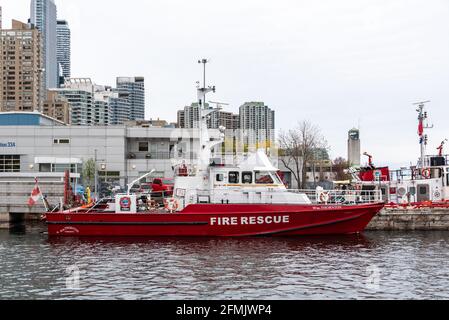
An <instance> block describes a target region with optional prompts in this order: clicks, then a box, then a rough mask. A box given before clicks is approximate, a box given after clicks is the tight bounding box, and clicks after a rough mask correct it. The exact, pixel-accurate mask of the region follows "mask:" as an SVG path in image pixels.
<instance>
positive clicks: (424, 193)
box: [419, 186, 427, 196]
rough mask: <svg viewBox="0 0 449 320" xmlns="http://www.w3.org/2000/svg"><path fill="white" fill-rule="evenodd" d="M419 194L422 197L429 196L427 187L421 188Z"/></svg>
mask: <svg viewBox="0 0 449 320" xmlns="http://www.w3.org/2000/svg"><path fill="white" fill-rule="evenodd" d="M419 194H420V195H423V196H424V195H426V194H427V187H425V186H423V187H419Z"/></svg>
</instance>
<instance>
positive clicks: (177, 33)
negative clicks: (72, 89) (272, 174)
mask: <svg viewBox="0 0 449 320" xmlns="http://www.w3.org/2000/svg"><path fill="white" fill-rule="evenodd" d="M29 2H30V1H29V0H0V5H2V6H3V16H4V27H6V26H9V25H10V20H11V18H17V19H20V20H24V21H26V19H27V18H28V16H29ZM55 2H56V4H57V6H58V17H59V18H63V19H67V20H68V21H69V23H70V26H71V30H72V75H73V76H74V77H91V78H92V79H93V80H94V82H96V83H98V84H111V85H112V84H114V81H115V77H116V76H127V75H129V76H134V75H143V76H145V78H146V86H147V90H148V93H147V104H148V106H147V107H149V116H150V117H152V118H157V117H160V118H163V119H167V120H170V121H175V120H176V111H177V110H178V109H179V108H181V107H183V106H184V105H187V104H190V102H193V101H194V100H196V92H195V82H196V81H197V80H200V78H201V69H200V68H199V67H198V65H197V63H196V62H197V60H198V58H202V57H206V58H210V59H211V60H212V62H211V64H210V65H209V67H208V71H209V76H208V79H209V81H210V82H209V83H210V84H214V85H216V86H217V89H218V92H217V94H216V95H215V96H210V98H211V100H214V101H222V102H228V103H230V104H231V106H230V107H229V110H231V111H235V112H237V110H238V107H239V106H240V105H241V104H242V103H243V102H245V101H264V102H265V103H267V104H268V105H269V106H270V107H272V108H274V109H275V110H276V117H277V128H291V127H294V126H295V124H296V123H297V122H298V121H300V120H303V119H308V120H310V121H312V122H313V123H315V124H317V125H318V126H320V127H321V129H322V131H323V133H324V135H325V136H326V138H327V140H328V141H329V144H330V145H331V147H332V149H331V155H332V157H337V156H343V157H346V154H347V151H346V148H347V146H346V143H347V131H348V130H349V129H351V128H352V127H357V126H359V125H360V127H361V130H362V150H363V151H368V152H370V153H372V154H373V155H374V156H375V162H376V163H377V164H379V165H380V164H386V163H389V164H399V163H404V164H407V163H409V162H410V161H415V160H416V159H417V157H418V155H419V145H418V144H417V142H418V136H417V126H418V125H417V114H416V112H415V109H414V107H413V106H412V103H414V102H416V101H422V100H432V103H431V104H430V105H429V112H430V114H431V116H432V120H433V121H432V122H433V123H434V124H435V129H433V130H432V131H431V132H430V145H429V148H430V149H436V147H437V146H438V145H439V143H440V142H441V141H442V140H443V139H444V138H449V126H448V122H449V1H447V0H426V1H424V0H420V1H418V0H375V1H374V0H372V1H370V0H365V1H361V0H339V1H334V0H319V1H318V0H292V1H290V0H276V1H274V0H273V1H262V0H239V1H234V0H227V1H224V0H222V1H211V0H207V1H206V0H190V1H185V0H152V1H144V0H127V1H123V0H76V1H74V0H56V1H55ZM435 151H436V150H435ZM448 153H449V145H448Z"/></svg>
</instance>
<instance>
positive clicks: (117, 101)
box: [110, 89, 130, 125]
mask: <svg viewBox="0 0 449 320" xmlns="http://www.w3.org/2000/svg"><path fill="white" fill-rule="evenodd" d="M113 93H114V94H113V95H112V96H111V97H110V104H111V111H112V123H111V124H113V125H120V124H124V123H125V122H127V121H129V110H130V103H129V99H128V97H129V95H128V93H126V92H125V93H123V92H119V91H117V89H113Z"/></svg>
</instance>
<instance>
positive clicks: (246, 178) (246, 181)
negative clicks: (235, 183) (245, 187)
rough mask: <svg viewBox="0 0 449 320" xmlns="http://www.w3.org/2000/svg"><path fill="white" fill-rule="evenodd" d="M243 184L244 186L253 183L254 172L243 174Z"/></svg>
mask: <svg viewBox="0 0 449 320" xmlns="http://www.w3.org/2000/svg"><path fill="white" fill-rule="evenodd" d="M242 182H243V183H244V184H252V183H253V173H252V172H242Z"/></svg>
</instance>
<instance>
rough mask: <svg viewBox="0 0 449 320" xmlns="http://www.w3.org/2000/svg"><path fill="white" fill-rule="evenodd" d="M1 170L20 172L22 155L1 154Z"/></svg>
mask: <svg viewBox="0 0 449 320" xmlns="http://www.w3.org/2000/svg"><path fill="white" fill-rule="evenodd" d="M0 172H20V156H17V155H0Z"/></svg>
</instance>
